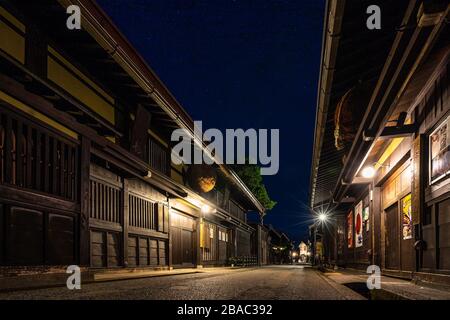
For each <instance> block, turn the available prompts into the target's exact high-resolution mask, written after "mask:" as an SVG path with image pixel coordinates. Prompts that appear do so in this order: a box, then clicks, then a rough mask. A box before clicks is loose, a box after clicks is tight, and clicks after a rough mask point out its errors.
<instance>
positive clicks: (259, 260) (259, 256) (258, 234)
mask: <svg viewBox="0 0 450 320" xmlns="http://www.w3.org/2000/svg"><path fill="white" fill-rule="evenodd" d="M256 261H257V263H258V266H261V265H262V242H261V225H260V224H258V225H257V226H256Z"/></svg>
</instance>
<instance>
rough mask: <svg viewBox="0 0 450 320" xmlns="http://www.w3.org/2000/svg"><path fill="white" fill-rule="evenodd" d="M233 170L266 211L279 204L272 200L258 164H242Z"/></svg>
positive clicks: (235, 166)
mask: <svg viewBox="0 0 450 320" xmlns="http://www.w3.org/2000/svg"><path fill="white" fill-rule="evenodd" d="M233 170H234V171H235V172H236V174H237V175H238V176H239V178H241V179H242V181H243V182H244V183H245V184H246V185H247V187H248V188H249V189H250V191H251V192H252V193H253V194H254V195H255V197H256V198H257V199H258V200H259V202H261V204H262V205H263V207H264V208H266V211H269V210H271V209H272V208H273V207H275V205H276V204H277V202H276V201H273V200H272V199H270V196H269V194H268V192H267V189H266V186H265V185H264V181H263V177H262V176H261V170H260V168H259V166H258V165H256V164H240V165H234V166H233Z"/></svg>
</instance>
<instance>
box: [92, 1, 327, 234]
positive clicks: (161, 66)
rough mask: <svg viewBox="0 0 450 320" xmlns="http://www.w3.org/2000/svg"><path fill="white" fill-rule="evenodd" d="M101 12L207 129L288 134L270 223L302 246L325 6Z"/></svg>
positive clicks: (256, 4)
mask: <svg viewBox="0 0 450 320" xmlns="http://www.w3.org/2000/svg"><path fill="white" fill-rule="evenodd" d="M98 2H99V3H100V5H101V6H102V7H103V8H104V9H105V11H106V12H107V13H108V14H109V15H110V16H111V18H112V19H113V21H114V22H115V23H116V24H117V25H118V27H119V28H120V29H121V31H122V32H123V33H124V34H125V36H126V37H128V39H129V40H130V42H131V43H132V44H133V45H134V46H135V47H136V49H137V50H138V51H139V52H140V53H141V54H142V56H143V57H144V58H145V59H146V60H147V62H148V63H149V65H150V66H151V67H152V68H153V70H154V71H155V72H156V73H157V74H158V76H159V77H160V78H161V80H162V81H163V82H164V83H165V84H166V85H167V87H168V88H169V90H170V91H171V92H172V93H173V95H174V96H175V97H176V98H177V100H178V101H179V102H180V103H181V104H182V105H183V107H184V108H185V109H186V110H187V111H188V112H189V113H190V114H191V116H192V118H193V119H194V120H203V126H204V128H205V127H206V128H208V127H214V128H219V129H222V130H224V129H226V128H244V129H246V128H255V129H259V128H267V129H270V128H279V129H280V171H279V172H278V174H277V175H275V176H266V177H265V183H266V187H267V189H268V191H269V194H270V196H271V197H272V198H273V199H274V200H276V201H278V205H277V206H276V208H275V209H273V210H272V211H271V212H269V214H268V215H267V217H266V220H265V221H266V222H267V223H271V224H273V225H274V226H276V227H278V228H280V229H282V230H283V231H285V232H286V233H287V234H289V235H291V236H292V237H293V238H295V239H299V238H301V237H302V235H304V234H305V229H306V226H307V223H306V222H305V220H306V219H307V217H308V212H307V210H306V208H305V206H306V204H307V203H308V197H307V195H308V186H309V175H310V162H311V150H312V141H313V130H314V120H315V105H316V95H317V81H318V75H319V64H320V53H321V41H322V27H323V12H324V5H325V0H220V1H219V0H199V1H197V0H99V1H98Z"/></svg>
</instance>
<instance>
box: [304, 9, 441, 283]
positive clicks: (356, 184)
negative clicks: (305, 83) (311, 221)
mask: <svg viewBox="0 0 450 320" xmlns="http://www.w3.org/2000/svg"><path fill="white" fill-rule="evenodd" d="M370 4H372V3H370ZM368 5H369V2H366V1H345V2H344V1H342V2H340V1H329V2H328V4H327V12H328V14H329V17H330V19H328V20H327V21H326V23H325V34H324V43H323V50H324V55H323V61H322V71H321V81H320V83H319V88H320V89H319V100H318V112H317V124H316V134H315V145H314V155H313V167H312V174H311V207H312V208H313V211H314V212H316V213H320V212H322V213H326V214H327V215H328V216H329V219H328V221H327V223H328V224H329V226H328V227H329V228H322V230H323V231H324V235H323V237H324V243H325V246H326V249H325V252H326V259H327V260H328V262H329V263H331V264H336V265H340V266H352V267H359V268H365V267H367V266H368V265H372V264H375V265H378V266H380V267H381V269H382V271H383V272H384V273H385V274H392V275H396V276H401V277H406V278H410V279H412V278H414V279H426V280H435V281H443V282H447V283H450V280H449V279H450V264H449V262H450V254H449V253H450V251H449V247H450V242H449V239H450V238H449V235H450V229H449V221H450V220H449V219H450V210H449V209H448V202H449V201H448V199H449V197H450V196H449V189H448V183H449V179H448V172H449V169H450V168H449V165H448V159H447V153H448V151H447V150H448V145H449V144H450V142H449V140H447V139H448V133H447V132H448V131H447V128H448V124H447V119H448V114H449V112H450V103H449V95H448V91H449V81H448V75H449V55H450V42H449V39H450V37H449V30H448V29H449V28H448V19H449V16H450V15H449V10H450V8H449V5H448V1H395V3H394V2H389V1H385V2H380V4H379V5H380V7H381V11H382V13H383V19H384V20H383V21H384V22H383V27H382V29H381V30H379V31H371V30H368V29H366V28H365V25H364V24H363V23H364V19H362V18H360V17H366V16H365V15H364V13H365V11H364V10H363V9H364V8H365V7H367V6H368ZM358 23H361V26H360V28H359V29H358V28H357V27H356V25H357V24H358ZM334 35H339V36H338V37H334ZM373 46H376V47H377V49H376V50H375V51H374V47H373ZM374 52H376V53H374ZM362 57H368V59H370V63H368V61H367V60H366V59H365V58H364V59H363V58H362ZM360 59H361V62H359V61H360ZM361 83H368V84H370V85H369V87H370V88H371V89H370V92H369V93H370V94H369V96H368V97H367V99H366V100H365V101H364V102H362V100H359V102H358V103H359V104H360V107H361V108H364V111H365V113H364V114H363V115H361V116H360V118H359V119H358V121H356V123H357V125H356V127H354V128H347V130H341V129H337V128H340V127H342V126H346V125H347V126H348V125H349V123H351V121H348V119H347V120H346V119H344V117H345V114H347V115H348V112H347V113H346V111H345V110H347V111H348V110H352V108H354V107H355V105H353V104H354V103H355V101H356V99H353V100H351V99H349V98H348V94H349V92H351V93H352V94H354V93H355V91H356V90H359V88H360V87H361V86H360V84H361ZM336 112H338V114H337V113H336ZM327 119H329V120H330V121H327ZM343 132H344V133H345V132H352V133H353V134H354V136H353V137H352V139H350V140H348V141H346V140H345V139H346V137H345V135H343ZM335 141H339V142H342V141H344V143H340V144H339V147H340V148H336V147H338V145H336V146H335V145H334V144H335V143H334V142H335ZM345 143H346V145H345ZM343 145H344V147H342V146H343Z"/></svg>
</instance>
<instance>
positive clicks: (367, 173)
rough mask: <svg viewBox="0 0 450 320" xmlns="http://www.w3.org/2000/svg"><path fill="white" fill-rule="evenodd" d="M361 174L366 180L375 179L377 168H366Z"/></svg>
mask: <svg viewBox="0 0 450 320" xmlns="http://www.w3.org/2000/svg"><path fill="white" fill-rule="evenodd" d="M361 174H362V176H363V177H364V178H373V177H374V176H375V168H374V167H372V166H367V167H364V169H362V171H361Z"/></svg>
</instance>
